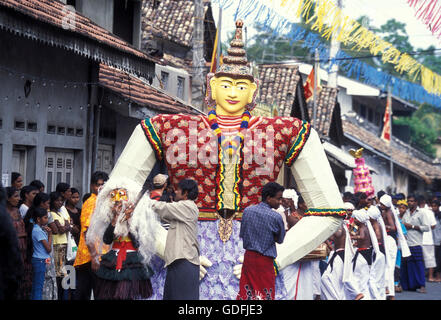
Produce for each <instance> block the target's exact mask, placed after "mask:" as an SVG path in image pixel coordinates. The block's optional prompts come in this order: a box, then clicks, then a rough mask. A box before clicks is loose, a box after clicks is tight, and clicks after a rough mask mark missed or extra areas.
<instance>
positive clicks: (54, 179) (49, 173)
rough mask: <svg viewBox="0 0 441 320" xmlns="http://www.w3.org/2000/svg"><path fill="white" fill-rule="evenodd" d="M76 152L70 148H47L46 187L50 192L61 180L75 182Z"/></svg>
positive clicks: (69, 182)
mask: <svg viewBox="0 0 441 320" xmlns="http://www.w3.org/2000/svg"><path fill="white" fill-rule="evenodd" d="M73 166H74V153H73V151H70V150H46V188H47V192H48V193H50V192H52V191H54V190H55V188H56V186H57V184H58V183H60V182H67V183H68V184H70V185H72V183H73Z"/></svg>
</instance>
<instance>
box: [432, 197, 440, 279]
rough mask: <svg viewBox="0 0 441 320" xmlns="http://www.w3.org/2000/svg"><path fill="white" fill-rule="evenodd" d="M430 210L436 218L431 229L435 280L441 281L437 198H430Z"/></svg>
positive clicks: (438, 203) (438, 202)
mask: <svg viewBox="0 0 441 320" xmlns="http://www.w3.org/2000/svg"><path fill="white" fill-rule="evenodd" d="M432 211H433V213H434V214H435V220H436V227H435V229H433V231H432V234H433V242H434V245H435V262H436V268H435V282H441V212H440V201H439V200H437V199H436V200H432Z"/></svg>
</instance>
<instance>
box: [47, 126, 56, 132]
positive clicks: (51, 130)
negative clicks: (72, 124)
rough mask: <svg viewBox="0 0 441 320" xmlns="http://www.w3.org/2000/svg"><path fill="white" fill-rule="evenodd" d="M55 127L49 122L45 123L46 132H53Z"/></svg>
mask: <svg viewBox="0 0 441 320" xmlns="http://www.w3.org/2000/svg"><path fill="white" fill-rule="evenodd" d="M56 129H57V127H56V126H54V125H51V124H48V125H47V133H49V134H55V131H56Z"/></svg>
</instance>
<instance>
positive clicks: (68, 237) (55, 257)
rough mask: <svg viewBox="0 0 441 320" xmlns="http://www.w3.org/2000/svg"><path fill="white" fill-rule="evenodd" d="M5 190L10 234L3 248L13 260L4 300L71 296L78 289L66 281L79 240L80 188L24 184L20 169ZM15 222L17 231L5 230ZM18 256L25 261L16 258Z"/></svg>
mask: <svg viewBox="0 0 441 320" xmlns="http://www.w3.org/2000/svg"><path fill="white" fill-rule="evenodd" d="M1 189H2V197H1V202H2V205H1V211H2V212H1V214H2V217H1V219H2V222H5V223H4V224H3V227H4V230H3V232H4V233H3V234H2V236H3V235H5V234H8V235H9V236H10V238H9V241H10V244H9V246H7V248H5V250H6V251H5V252H2V254H5V255H2V258H3V257H8V258H7V259H2V264H3V265H2V276H1V280H0V287H1V290H0V295H2V296H0V298H3V299H17V300H68V299H71V298H72V297H73V292H72V290H69V289H66V290H65V289H63V285H62V281H63V278H64V277H65V276H66V275H67V273H68V272H67V268H66V266H68V265H73V263H74V260H75V255H76V250H77V247H78V244H79V238H80V230H81V222H80V217H81V216H82V215H81V208H80V206H79V204H80V192H79V191H78V189H76V188H74V187H71V186H70V185H69V184H68V183H64V182H60V183H58V184H57V186H56V189H55V191H53V192H50V193H45V185H44V184H43V183H42V182H41V181H39V180H34V181H32V182H31V183H30V184H29V185H23V177H22V176H21V174H20V173H17V172H13V173H12V175H11V185H10V186H7V187H6V188H3V187H2V188H1ZM87 196H88V195H87V194H86V195H85V196H84V197H83V201H85V200H86V199H87ZM8 222H10V223H11V224H9V223H8ZM11 225H12V227H13V228H12V231H6V230H7V229H6V228H8V226H9V227H10V226H11ZM6 252H8V253H6ZM17 255H18V256H19V258H20V259H18V260H15V261H14V258H13V257H15V256H17Z"/></svg>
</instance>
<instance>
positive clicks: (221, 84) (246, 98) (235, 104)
mask: <svg viewBox="0 0 441 320" xmlns="http://www.w3.org/2000/svg"><path fill="white" fill-rule="evenodd" d="M210 85H211V96H212V99H213V100H215V101H216V113H217V114H218V115H224V116H240V115H242V113H243V112H244V111H245V106H246V105H247V104H248V103H251V102H252V101H253V96H254V92H255V91H256V89H257V85H256V84H255V83H254V82H251V81H250V80H248V79H233V78H230V77H219V78H217V77H213V78H212V79H211V80H210Z"/></svg>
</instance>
